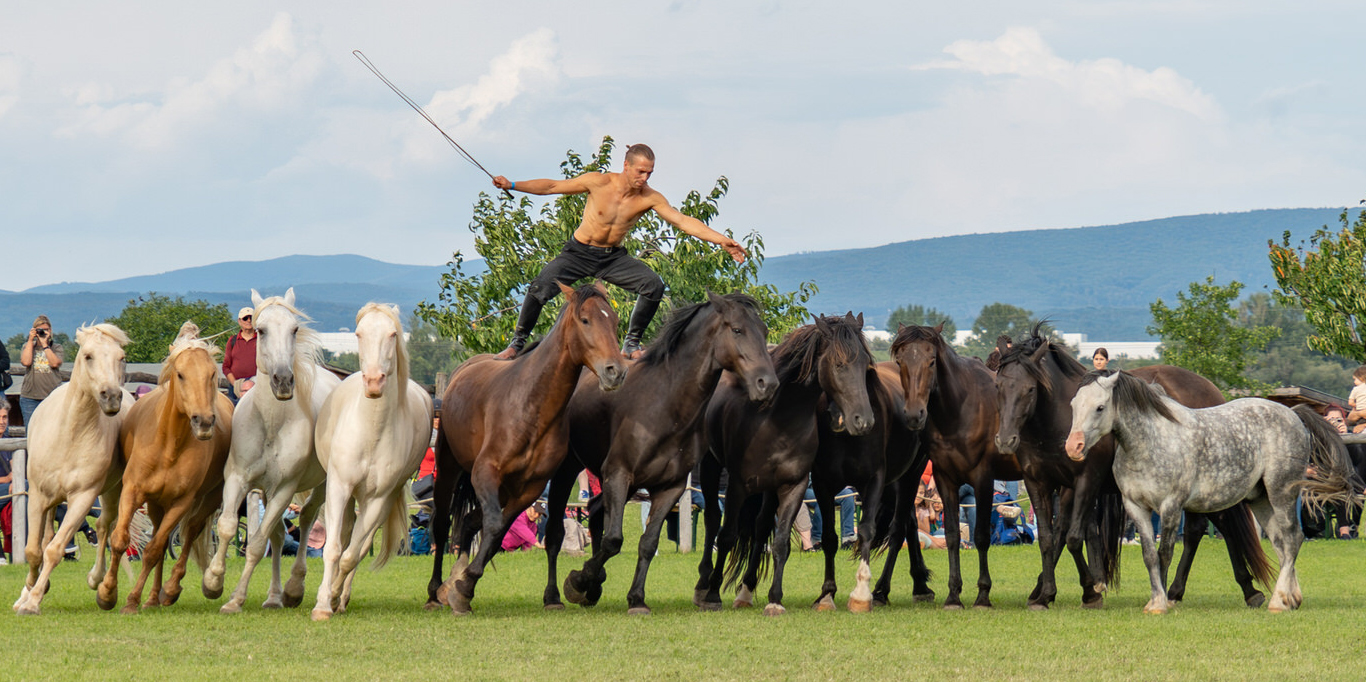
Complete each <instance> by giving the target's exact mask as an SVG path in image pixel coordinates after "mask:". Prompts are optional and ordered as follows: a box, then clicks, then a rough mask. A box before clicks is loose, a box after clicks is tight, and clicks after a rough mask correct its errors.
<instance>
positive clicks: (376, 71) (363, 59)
mask: <svg viewBox="0 0 1366 682" xmlns="http://www.w3.org/2000/svg"><path fill="white" fill-rule="evenodd" d="M351 54H353V55H356V59H359V60H360V63H361V64H364V65H365V68H367V69H370V73H373V74H375V76H376V77H377V78H379V79H380V80H382V81H384V84H385V85H387V86H389V89H390V90H393V91H394V94H396V95H398V96H399V97H401V98H403V101H404V102H407V103H408V106H410V107H412V108H413V111H416V112H417V113H418V115H419V116H421V117H422V118H425V119H427V122H428V123H430V124H432V127H433V128H436V132H438V133H441V136H442V137H444V138H446V141H447V142H449V143H451V146H452V147H454V148H455V151H456V152H457V153H459V154H460V156H462V157H464V159H465V160H466V161H469V162H470V163H472V164H474V166H475V168H478V169H479V170H481V171H484V175H487V176H489V179H490V180H492V179H493V173H490V172H489V169H487V168H485V167H484V165H483V164H481V163H479V161H477V160H476V159H475V158H474V157H473V156H471V155H470V153H469V152H467V151H465V148H464V147H461V146H460V143H459V142H456V141H455V139H454V138H452V137H451V136H450V135H447V134H446V131H444V130H442V129H441V126H439V125H437V124H436V121H433V120H432V117H431V116H428V115H427V112H426V111H423V109H422V107H420V106H418V104H417V102H414V101H413V98H411V97H409V96H407V95H405V94H404V93H403V91H402V90H399V89H398V86H397V85H394V83H393V81H390V80H389V79H388V78H385V77H384V74H382V73H380V72H379V69H377V68H375V64H374V63H373V62H371V61H370V58H369V57H367V56H365V53H364V52H361V51H360V50H351ZM503 194H506V195H507V198H509V199H511V198H512V192H509V191H507V190H503Z"/></svg>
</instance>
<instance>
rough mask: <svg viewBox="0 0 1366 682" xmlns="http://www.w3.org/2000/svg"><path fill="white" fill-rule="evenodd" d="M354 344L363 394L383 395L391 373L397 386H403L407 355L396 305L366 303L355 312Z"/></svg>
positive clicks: (401, 388)
mask: <svg viewBox="0 0 1366 682" xmlns="http://www.w3.org/2000/svg"><path fill="white" fill-rule="evenodd" d="M356 345H357V349H356V350H357V354H358V355H359V356H360V370H359V371H360V375H361V383H362V385H363V386H364V391H365V397H366V398H370V399H372V400H373V399H377V398H381V397H383V396H384V391H385V388H387V387H388V385H389V378H390V377H395V378H396V379H397V381H396V382H395V383H397V384H398V385H399V388H398V389H397V390H399V391H403V390H405V389H406V386H407V383H408V381H407V379H408V356H407V346H406V345H405V343H404V339H403V323H402V321H401V320H400V319H399V313H398V306H392V305H384V304H381V303H367V304H365V306H364V307H362V308H361V309H360V312H358V313H356Z"/></svg>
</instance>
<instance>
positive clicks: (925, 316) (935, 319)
mask: <svg viewBox="0 0 1366 682" xmlns="http://www.w3.org/2000/svg"><path fill="white" fill-rule="evenodd" d="M941 322H942V323H944V331H943V332H942V333H943V336H944V338H946V339H948V340H949V343H953V337H954V336H955V335H956V334H957V333H958V325H956V324H954V323H953V318H952V317H950V316H949V314H948V313H945V312H941V311H939V310H937V309H935V308H926V307H925V306H923V305H920V304H914V305H909V304H908V305H903V306H901V307H899V308H897V309H896V310H893V311H892V314H891V315H889V316H888V317H887V326H886V327H884V329H886V330H887V331H889V332H892V333H894V334H895V333H896V330H897V329H898V328H899V327H900V326H901V325H903V324H904V325H908V326H909V325H919V326H922V327H933V326H936V325H938V324H939V323H941Z"/></svg>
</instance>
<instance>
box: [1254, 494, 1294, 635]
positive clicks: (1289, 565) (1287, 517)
mask: <svg viewBox="0 0 1366 682" xmlns="http://www.w3.org/2000/svg"><path fill="white" fill-rule="evenodd" d="M1267 488H1268V491H1267V495H1266V497H1263V498H1261V499H1258V500H1256V501H1254V502H1252V503H1251V505H1252V511H1253V513H1254V514H1256V515H1257V521H1258V522H1259V523H1261V524H1262V527H1263V528H1265V529H1266V535H1267V537H1268V538H1269V539H1270V540H1271V546H1272V547H1273V548H1275V550H1276V558H1277V559H1278V560H1279V562H1280V564H1281V571H1280V575H1278V576H1277V577H1276V587H1275V588H1274V589H1273V590H1272V592H1271V601H1270V603H1269V604H1267V610H1268V611H1270V612H1272V613H1280V612H1282V611H1289V610H1293V609H1296V608H1298V607H1299V605H1300V604H1301V603H1302V602H1303V601H1304V597H1303V595H1302V594H1301V592H1300V586H1299V579H1298V577H1297V576H1296V574H1295V560H1296V558H1297V557H1298V556H1299V551H1300V544H1301V543H1302V542H1303V541H1304V535H1303V532H1302V531H1301V530H1300V527H1299V523H1298V522H1297V521H1296V519H1295V513H1294V509H1295V496H1294V495H1289V494H1284V493H1285V491H1284V490H1276V491H1272V490H1271V489H1270V488H1271V486H1267Z"/></svg>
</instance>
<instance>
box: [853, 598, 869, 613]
mask: <svg viewBox="0 0 1366 682" xmlns="http://www.w3.org/2000/svg"><path fill="white" fill-rule="evenodd" d="M872 612H873V602H871V601H869V600H866V599H852V598H851V599H850V600H849V613H872Z"/></svg>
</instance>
